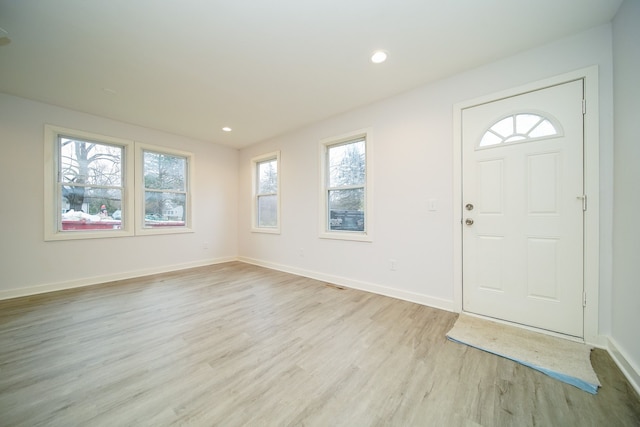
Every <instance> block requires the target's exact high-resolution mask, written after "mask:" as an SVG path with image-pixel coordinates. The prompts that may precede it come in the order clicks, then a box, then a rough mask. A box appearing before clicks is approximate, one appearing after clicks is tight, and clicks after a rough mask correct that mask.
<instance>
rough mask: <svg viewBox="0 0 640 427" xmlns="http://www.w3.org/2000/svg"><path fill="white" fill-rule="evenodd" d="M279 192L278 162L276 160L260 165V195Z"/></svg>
mask: <svg viewBox="0 0 640 427" xmlns="http://www.w3.org/2000/svg"><path fill="white" fill-rule="evenodd" d="M277 192H278V161H277V160H276V159H273V160H268V161H266V162H262V163H258V193H259V194H265V193H277Z"/></svg>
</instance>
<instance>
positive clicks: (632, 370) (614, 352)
mask: <svg viewBox="0 0 640 427" xmlns="http://www.w3.org/2000/svg"><path fill="white" fill-rule="evenodd" d="M607 350H608V351H609V354H610V355H611V358H612V359H613V361H614V362H616V365H618V368H620V370H621V371H622V373H623V374H624V376H625V377H627V379H628V380H629V383H631V386H632V387H633V388H634V389H635V391H636V393H638V396H640V369H639V368H638V366H635V364H634V363H633V362H631V359H630V358H629V357H628V356H626V355H625V352H624V351H623V350H622V349H621V348H620V346H619V345H618V343H616V341H615V340H614V339H613V338H611V337H609V346H608V347H607Z"/></svg>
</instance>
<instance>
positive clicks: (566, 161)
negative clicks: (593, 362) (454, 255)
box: [462, 80, 586, 337]
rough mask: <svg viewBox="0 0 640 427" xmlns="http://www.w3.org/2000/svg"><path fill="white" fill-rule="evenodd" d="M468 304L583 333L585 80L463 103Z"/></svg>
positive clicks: (501, 316) (522, 321)
mask: <svg viewBox="0 0 640 427" xmlns="http://www.w3.org/2000/svg"><path fill="white" fill-rule="evenodd" d="M462 175H463V176H462V200H463V207H462V212H463V219H462V221H463V224H462V227H463V231H462V236H463V241H462V245H463V248H462V251H463V273H462V280H463V310H464V311H467V312H472V313H477V314H481V315H485V316H490V317H494V318H498V319H503V320H506V321H510V322H515V323H520V324H523V325H528V326H533V327H536V328H541V329H546V330H550V331H554V332H559V333H562V334H567V335H572V336H576V337H583V304H582V301H583V297H582V295H583V214H584V211H583V209H584V206H585V205H584V204H585V203H586V200H584V197H583V191H584V190H583V188H584V186H583V80H575V81H572V82H568V83H564V84H560V85H556V86H552V87H548V88H544V89H540V90H536V91H532V92H528V93H525V94H521V95H517V96H513V97H508V98H504V99H500V100H496V101H493V102H489V103H485V104H482V105H477V106H474V107H470V108H466V109H463V110H462Z"/></svg>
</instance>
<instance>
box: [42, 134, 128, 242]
mask: <svg viewBox="0 0 640 427" xmlns="http://www.w3.org/2000/svg"><path fill="white" fill-rule="evenodd" d="M131 146H132V142H131V141H127V140H122V139H116V138H110V137H105V136H102V135H95V134H90V133H87V132H81V131H76V130H71V129H65V128H60V127H54V126H49V125H47V126H45V150H44V152H45V240H64V239H82V238H95V237H116V236H123V235H131V234H132V219H133V215H132V213H133V201H132V200H131V198H130V196H129V192H128V191H127V189H126V186H127V184H128V182H129V179H131V177H132V172H133V171H132V153H131V151H130V150H131Z"/></svg>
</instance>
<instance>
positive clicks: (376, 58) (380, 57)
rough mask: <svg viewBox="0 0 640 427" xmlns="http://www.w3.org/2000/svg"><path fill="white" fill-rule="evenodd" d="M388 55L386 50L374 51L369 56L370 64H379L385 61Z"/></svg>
mask: <svg viewBox="0 0 640 427" xmlns="http://www.w3.org/2000/svg"><path fill="white" fill-rule="evenodd" d="M388 56H389V53H388V52H387V51H386V50H376V51H375V52H373V53H372V54H371V62H373V63H374V64H381V63H383V62H384V61H386V60H387V57H388Z"/></svg>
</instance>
